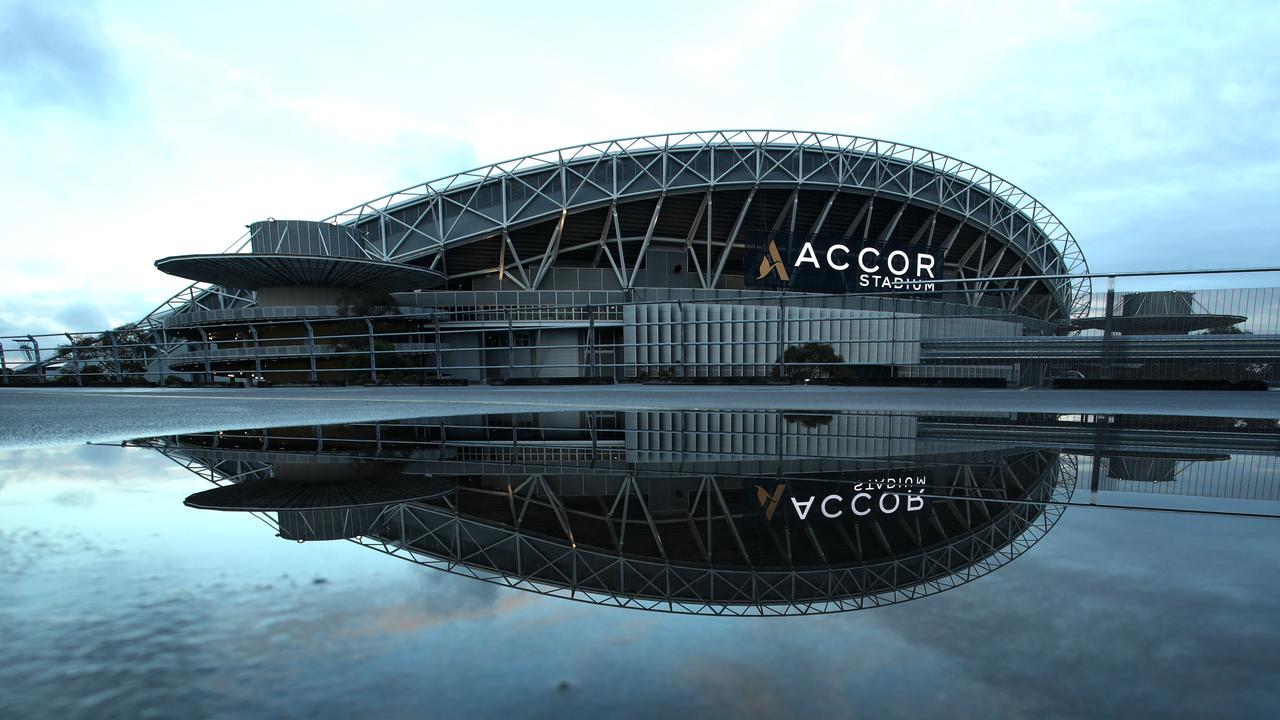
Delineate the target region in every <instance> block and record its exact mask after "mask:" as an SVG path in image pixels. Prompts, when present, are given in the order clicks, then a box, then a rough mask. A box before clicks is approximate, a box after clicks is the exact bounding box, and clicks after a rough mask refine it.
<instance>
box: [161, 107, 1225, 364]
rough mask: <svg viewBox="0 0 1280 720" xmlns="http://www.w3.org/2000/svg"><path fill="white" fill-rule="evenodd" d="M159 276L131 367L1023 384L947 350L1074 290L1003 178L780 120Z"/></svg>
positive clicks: (585, 159)
mask: <svg viewBox="0 0 1280 720" xmlns="http://www.w3.org/2000/svg"><path fill="white" fill-rule="evenodd" d="M156 266H157V267H158V268H159V269H161V270H163V271H164V272H167V273H170V274H174V275H178V276H180V277H184V278H187V279H190V280H193V281H195V284H193V285H191V286H190V287H188V288H187V289H186V290H184V291H183V292H181V293H179V294H178V295H177V296H175V297H174V298H172V299H170V300H169V301H168V302H166V303H164V304H163V305H162V306H160V307H159V308H157V310H156V311H154V312H152V313H151V314H150V315H149V316H148V317H147V318H146V319H145V320H144V321H143V323H142V326H143V328H144V329H146V330H148V331H150V332H153V333H154V334H155V336H156V337H157V341H156V345H155V346H156V347H157V348H158V349H159V350H158V351H157V353H156V356H155V358H153V362H152V366H151V370H150V372H151V374H152V375H153V377H156V378H159V377H172V376H177V377H179V378H185V379H192V380H214V379H215V378H219V377H233V378H235V377H238V378H246V377H256V378H266V379H268V380H272V381H277V382H307V381H310V382H326V381H333V382H350V381H360V380H363V381H368V380H372V381H374V382H397V381H412V380H415V379H416V380H419V381H421V380H426V379H447V378H459V379H466V380H469V381H473V382H474V381H484V380H495V379H512V378H529V379H540V378H543V379H545V378H574V377H601V378H612V379H616V380H629V379H637V378H639V379H643V378H652V377H724V376H744V377H768V376H778V375H786V374H790V373H791V371H792V370H793V369H794V367H795V366H797V365H803V366H804V367H807V368H809V369H811V370H812V369H814V368H817V369H818V370H819V371H820V372H822V373H832V374H836V373H838V374H842V375H847V376H852V377H867V378H946V377H961V376H963V377H974V376H975V375H976V376H982V377H992V378H998V379H1002V380H1006V381H1011V382H1023V383H1035V382H1038V381H1043V376H1044V373H1045V368H1044V366H1043V364H1039V365H1036V364H1029V363H1024V362H1021V361H1020V359H1019V354H1018V353H1019V352H1020V350H1019V348H1016V347H1015V348H1014V349H1013V350H1011V351H1009V352H1006V353H1005V354H1004V355H998V354H997V355H990V356H988V357H987V358H986V360H985V361H984V362H983V363H981V365H980V366H975V365H974V364H973V363H972V362H969V361H968V360H967V359H964V358H959V356H957V355H956V354H955V353H954V352H951V353H950V354H949V348H953V346H954V344H955V343H956V342H958V341H965V342H971V341H981V342H989V341H993V340H995V341H999V340H1007V341H1010V342H1016V341H1019V340H1023V339H1027V338H1029V337H1031V338H1045V339H1050V338H1057V336H1061V335H1065V334H1067V333H1069V332H1072V331H1078V330H1079V329H1080V326H1079V325H1078V323H1080V322H1082V321H1085V320H1088V318H1086V316H1088V315H1089V314H1090V309H1091V308H1090V303H1091V297H1092V296H1091V287H1090V279H1089V276H1088V267H1087V264H1086V262H1085V259H1084V256H1083V254H1082V253H1081V251H1080V248H1079V246H1078V245H1077V244H1076V241H1075V239H1074V238H1073V237H1072V235H1071V233H1070V232H1068V230H1067V229H1066V227H1065V226H1064V225H1063V224H1062V222H1061V221H1059V220H1058V218H1057V217H1055V216H1054V215H1053V213H1052V212H1050V211H1049V210H1048V209H1047V208H1045V207H1044V206H1043V205H1041V204H1040V203H1039V202H1038V201H1037V200H1036V199H1035V198H1033V197H1031V196H1030V195H1029V194H1027V193H1025V192H1023V191H1022V190H1020V189H1019V188H1017V187H1016V186H1014V185H1013V184H1011V183H1009V182H1007V181H1005V180H1003V179H1001V178H999V177H996V176H995V175H992V174H991V173H988V172H986V171H984V170H981V169H980V168H977V167H975V166H973V165H969V164H967V163H965V162H963V161H960V160H957V159H954V158H951V157H948V156H946V155H941V154H939V153H935V152H931V151H928V150H922V149H920V148H916V147H911V146H907V145H901V144H897V143H891V142H885V141H881V140H874V139H868V138H860V137H850V136H843V135H833V134H820V133H807V132H791V131H785V132H783V131H749V130H741V131H715V132H691V133H682V134H671V135H659V136H649V137H637V138H629V139H623V140H613V141H608V142H601V143H593V144H588V145H582V146H577V147H571V148H564V149H561V150H555V151H550V152H545V153H541V154H538V155H531V156H527V157H523V158H517V159H514V160H510V161H507V162H503V163H498V164H495V165H489V166H485V167H482V168H477V169H475V170H470V171H467V172H463V173H459V174H457V175H453V176H449V177H446V178H442V179H439V180H435V181H432V182H428V183H424V184H422V185H418V186H415V187H412V188H408V189H405V190H402V191H400V192H396V193H393V194H390V195H387V196H384V197H382V198H378V199H377V200H372V201H370V202H367V203H363V204H361V205H358V206H356V207H354V208H351V209H350V210H347V211H344V212H341V213H338V214H336V215H334V216H332V217H329V218H325V219H323V220H319V221H306V220H274V219H268V220H264V221H260V222H254V223H252V224H251V225H249V232H248V236H247V238H245V239H243V241H242V243H241V245H240V247H236V248H235V251H233V252H226V253H221V254H210V255H186V256H177V257H167V258H163V259H161V260H158V261H156ZM1150 300H1151V302H1148V303H1146V304H1147V305H1148V306H1150V307H1157V306H1159V307H1164V306H1165V305H1169V304H1170V303H1169V302H1168V299H1167V298H1164V299H1161V298H1151V299H1150ZM1157 300H1159V302H1157ZM1174 300H1176V298H1174ZM1131 304H1132V305H1133V306H1134V307H1135V308H1136V307H1138V306H1139V304H1138V303H1137V302H1136V301H1134V302H1133V303H1131ZM1173 304H1177V303H1176V302H1174V303H1173ZM1239 319H1243V318H1239ZM1193 324H1194V323H1193ZM1183 332H1185V331H1183ZM957 358H959V359H957ZM975 368H976V369H975Z"/></svg>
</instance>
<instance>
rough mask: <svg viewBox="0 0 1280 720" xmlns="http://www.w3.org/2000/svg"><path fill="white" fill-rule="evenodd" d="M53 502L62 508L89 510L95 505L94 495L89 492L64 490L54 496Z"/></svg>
mask: <svg viewBox="0 0 1280 720" xmlns="http://www.w3.org/2000/svg"><path fill="white" fill-rule="evenodd" d="M53 501H54V502H55V503H57V504H58V505H61V506H62V507H69V508H87V507H89V506H90V505H92V504H93V493H91V492H89V491H87V490H64V491H63V492H60V493H58V494H57V495H54V496H53Z"/></svg>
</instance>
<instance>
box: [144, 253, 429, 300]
mask: <svg viewBox="0 0 1280 720" xmlns="http://www.w3.org/2000/svg"><path fill="white" fill-rule="evenodd" d="M156 267H157V268H159V269H160V270H162V271H164V272H166V273H169V274H170V275H177V276H178V277H183V278H187V279H188V280H196V281H198V282H206V283H213V284H215V285H220V286H222V287H228V288H237V289H241V290H260V289H262V288H268V287H293V286H311V287H330V288H344V289H352V290H368V291H381V292H402V291H408V290H424V289H428V288H434V287H439V286H440V285H443V284H444V281H445V276H444V275H443V274H441V273H439V272H436V271H435V270H428V269H427V268H422V267H416V266H413V265H404V264H401V263H395V262H384V261H380V260H365V259H362V258H347V257H330V256H320V255H285V254H266V253H226V254H215V255H176V256H173V257H167V258H162V259H160V260H157V261H156Z"/></svg>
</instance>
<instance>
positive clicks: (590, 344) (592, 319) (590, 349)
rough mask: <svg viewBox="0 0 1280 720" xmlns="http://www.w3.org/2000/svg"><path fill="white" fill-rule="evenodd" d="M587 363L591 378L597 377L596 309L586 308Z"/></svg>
mask: <svg viewBox="0 0 1280 720" xmlns="http://www.w3.org/2000/svg"><path fill="white" fill-rule="evenodd" d="M587 362H588V365H589V366H590V368H591V377H597V376H598V375H599V372H598V369H597V368H596V309H595V307H593V306H591V305H588V306H587Z"/></svg>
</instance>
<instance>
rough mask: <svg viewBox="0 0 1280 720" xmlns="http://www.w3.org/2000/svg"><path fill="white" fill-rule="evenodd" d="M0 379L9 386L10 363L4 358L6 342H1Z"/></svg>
mask: <svg viewBox="0 0 1280 720" xmlns="http://www.w3.org/2000/svg"><path fill="white" fill-rule="evenodd" d="M0 379H2V380H3V381H4V384H5V385H8V384H9V363H8V361H7V360H6V359H5V357H4V340H0Z"/></svg>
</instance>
